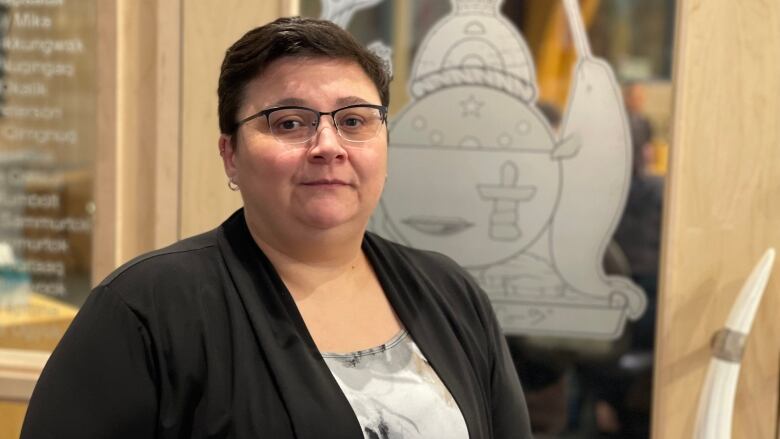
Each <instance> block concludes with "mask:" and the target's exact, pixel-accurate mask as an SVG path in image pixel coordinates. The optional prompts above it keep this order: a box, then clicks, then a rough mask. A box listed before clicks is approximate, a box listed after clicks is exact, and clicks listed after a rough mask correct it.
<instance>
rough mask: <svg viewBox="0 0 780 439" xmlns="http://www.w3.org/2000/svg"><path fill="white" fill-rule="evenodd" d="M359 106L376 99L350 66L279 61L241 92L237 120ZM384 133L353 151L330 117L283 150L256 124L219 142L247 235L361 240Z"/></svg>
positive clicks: (373, 201)
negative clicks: (316, 234)
mask: <svg viewBox="0 0 780 439" xmlns="http://www.w3.org/2000/svg"><path fill="white" fill-rule="evenodd" d="M359 103H367V104H374V105H380V98H379V93H378V91H377V89H376V87H375V86H374V83H373V82H372V81H371V79H370V78H369V77H368V76H367V75H366V74H365V72H364V71H363V69H362V68H361V67H360V66H359V65H358V64H357V63H355V62H353V61H349V60H334V59H329V58H292V57H288V58H280V59H278V60H276V61H274V62H273V63H271V65H269V67H268V68H267V69H266V70H265V71H264V72H263V74H262V75H261V76H259V77H257V78H255V79H254V80H252V81H251V82H250V83H249V84H248V85H247V88H246V90H245V94H244V103H243V105H242V106H241V108H240V109H239V112H238V119H239V120H241V119H243V118H246V117H248V116H251V115H253V114H255V113H257V112H259V111H261V110H264V109H267V108H273V107H278V106H283V105H298V106H303V107H308V108H312V109H314V110H318V111H323V112H329V111H333V110H335V109H338V108H341V107H344V106H347V105H351V104H359ZM386 130H387V127H386V126H384V125H383V126H381V127H380V128H379V132H378V133H377V135H376V137H374V138H373V139H372V140H369V141H366V142H362V143H353V142H349V141H346V140H344V139H342V138H341V137H340V136H339V134H338V133H337V131H336V128H335V127H334V125H333V119H331V117H330V116H322V118H321V120H320V125H319V127H318V129H317V132H316V134H315V135H314V137H313V138H312V139H310V140H309V141H307V142H306V143H303V144H298V145H288V144H283V143H281V142H279V141H277V140H276V139H275V138H274V136H273V135H272V134H271V133H270V132H269V131H268V125H267V122H266V119H265V117H260V118H257V119H254V120H252V121H250V122H247V123H245V124H243V125H242V126H241V127H240V128H239V129H238V131H237V132H236V133H235V134H234V136H235V139H234V141H235V147H234V148H232V147H231V145H230V138H229V137H228V136H225V135H223V136H222V138H221V139H220V150H221V151H222V156H223V161H224V165H225V172H226V173H227V175H228V177H229V178H231V179H232V180H233V182H235V183H236V184H237V185H238V186H239V187H240V190H241V196H242V198H243V201H244V208H245V214H246V217H247V220H248V221H249V223H250V225H251V226H254V227H253V230H255V231H258V232H260V233H271V234H272V235H270V236H272V237H273V236H278V235H279V234H281V235H291V234H297V233H300V232H301V231H303V230H331V229H335V228H341V229H343V230H344V231H346V232H347V233H356V232H360V233H362V231H363V230H364V229H365V227H366V224H367V223H368V219H369V217H370V216H371V213H372V212H373V210H374V208H375V207H376V205H377V203H378V201H379V197H380V195H381V193H382V187H383V185H384V181H385V176H386V173H387V171H386V166H387V132H386ZM279 237H281V236H279ZM265 238H268V236H265Z"/></svg>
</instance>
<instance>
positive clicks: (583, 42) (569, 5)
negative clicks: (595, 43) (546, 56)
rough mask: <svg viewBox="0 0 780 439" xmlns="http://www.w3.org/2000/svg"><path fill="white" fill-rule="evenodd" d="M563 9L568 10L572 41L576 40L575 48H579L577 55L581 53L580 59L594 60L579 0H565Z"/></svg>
mask: <svg viewBox="0 0 780 439" xmlns="http://www.w3.org/2000/svg"><path fill="white" fill-rule="evenodd" d="M563 7H564V9H565V10H566V18H567V20H568V21H569V30H570V31H571V36H572V40H574V46H575V47H576V48H577V53H579V55H580V58H592V55H591V52H590V43H589V42H588V33H587V32H585V23H584V22H583V19H582V12H581V11H580V4H579V0H563Z"/></svg>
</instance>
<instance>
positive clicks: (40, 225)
mask: <svg viewBox="0 0 780 439" xmlns="http://www.w3.org/2000/svg"><path fill="white" fill-rule="evenodd" d="M95 14H96V3H95V2H94V1H66V0H44V1H25V0H7V1H2V2H0V37H1V39H2V46H1V47H2V53H0V75H2V77H1V78H0V81H2V88H1V89H0V348H24V349H44V350H48V349H52V348H53V347H54V345H55V344H56V342H57V341H58V340H59V338H60V337H61V335H62V332H63V331H64V329H65V328H66V327H67V325H68V324H69V323H70V320H71V319H72V317H73V315H74V314H75V310H76V309H77V307H78V306H80V304H81V303H82V302H83V301H84V299H85V297H86V295H87V294H88V292H89V289H90V270H91V269H90V267H91V254H92V233H91V231H92V212H93V211H94V205H93V202H92V197H93V194H92V191H93V187H92V186H93V167H94V157H95V136H96V130H95V119H96V110H95V108H96V90H97V87H96V82H95V81H96V69H95V62H96V54H95V35H96V15H95Z"/></svg>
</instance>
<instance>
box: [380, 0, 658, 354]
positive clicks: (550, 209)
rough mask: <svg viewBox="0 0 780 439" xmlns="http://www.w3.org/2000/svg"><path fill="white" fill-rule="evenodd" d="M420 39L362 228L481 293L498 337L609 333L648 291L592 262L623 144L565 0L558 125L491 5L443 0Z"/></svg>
mask: <svg viewBox="0 0 780 439" xmlns="http://www.w3.org/2000/svg"><path fill="white" fill-rule="evenodd" d="M451 3H452V11H451V13H450V14H449V15H448V16H446V17H444V18H443V19H442V20H441V21H440V22H439V23H437V24H436V25H435V26H434V28H432V29H431V30H430V32H429V33H428V34H427V36H426V38H425V40H424V42H423V44H422V45H421V46H420V49H419V51H418V52H417V54H416V57H415V60H414V63H413V68H412V69H413V71H412V74H411V79H410V82H409V84H408V88H409V93H410V96H411V98H412V100H411V101H410V103H409V104H408V105H407V106H406V107H405V108H404V109H403V110H402V111H400V112H399V113H398V114H397V115H395V116H394V117H393V118H392V121H391V124H390V145H389V152H388V156H389V162H388V169H389V178H388V181H387V184H386V186H385V191H384V194H383V196H382V200H381V202H380V206H379V208H378V209H377V212H376V213H375V215H374V217H373V218H372V221H371V224H370V228H371V230H373V231H375V232H377V233H379V234H381V235H383V236H385V237H387V238H389V239H392V240H395V241H397V242H401V243H403V244H406V245H409V246H412V247H416V248H422V249H430V250H435V251H438V252H441V253H444V254H446V255H448V256H450V257H452V258H453V259H454V260H456V261H457V262H458V263H459V264H461V265H462V266H463V267H465V268H466V269H467V270H468V271H469V272H470V273H471V274H472V275H473V276H474V277H475V278H476V279H477V281H478V282H479V283H480V285H481V286H482V287H483V288H484V289H485V291H486V292H487V293H488V295H489V296H490V299H491V301H492V304H493V306H494V309H495V311H496V314H497V316H498V318H499V321H500V322H501V325H502V327H503V329H504V331H505V332H507V333H513V334H536V335H551V336H580V337H592V338H605V339H609V338H615V337H618V336H619V335H620V334H621V333H622V331H623V328H624V325H625V322H626V321H627V320H635V319H638V318H639V317H640V316H641V315H642V313H643V312H644V310H645V307H646V297H645V294H644V292H643V291H642V290H641V289H640V288H639V287H638V286H637V285H635V284H634V283H633V282H631V281H630V280H629V279H627V278H625V277H619V276H608V275H606V274H605V272H604V269H603V266H602V261H603V258H604V254H605V252H606V248H607V246H608V244H609V241H610V240H611V238H612V234H613V233H614V230H615V228H616V227H617V223H618V221H619V219H620V216H621V214H622V211H623V207H624V205H625V199H626V197H627V192H628V186H629V183H630V171H631V169H630V167H631V143H630V135H629V131H628V127H627V123H626V116H625V110H624V107H623V102H622V97H621V95H620V88H619V86H618V84H617V81H616V79H615V77H614V74H613V72H612V70H611V68H610V67H609V65H608V64H606V63H605V62H604V61H602V60H599V59H597V58H594V57H593V56H592V55H591V53H590V49H589V44H588V41H587V37H586V35H585V32H584V26H583V23H582V18H581V15H580V12H579V6H578V4H577V1H576V0H565V1H564V6H565V10H566V12H567V19H568V23H569V28H570V30H571V33H572V36H573V41H574V42H575V45H576V47H577V52H578V56H579V59H578V63H577V65H576V67H575V69H574V73H573V78H572V81H573V82H572V91H571V93H570V97H569V103H568V106H567V109H566V112H565V114H564V118H563V122H562V124H561V126H560V127H558V129H554V128H553V127H551V126H550V124H549V123H548V121H547V120H546V119H545V117H544V115H543V114H542V112H541V111H540V110H539V109H538V108H537V87H536V79H535V72H534V65H533V62H532V57H531V55H530V53H529V50H528V48H527V46H526V44H525V41H524V40H523V38H522V36H521V35H520V34H519V33H518V32H517V30H516V29H515V28H514V27H513V26H512V24H511V23H509V21H507V20H506V19H505V18H504V17H502V16H501V14H500V13H499V10H500V6H501V3H502V2H501V1H499V0H490V1H489V0H482V1H479V0H452V1H451Z"/></svg>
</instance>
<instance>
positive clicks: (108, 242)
mask: <svg viewBox="0 0 780 439" xmlns="http://www.w3.org/2000/svg"><path fill="white" fill-rule="evenodd" d="M179 10H180V2H179V0H114V1H100V2H98V14H99V17H100V19H99V20H98V23H99V29H98V33H99V35H98V57H99V63H98V77H99V83H98V115H99V118H100V119H99V121H98V139H99V140H98V144H99V148H98V151H97V160H96V162H97V169H96V178H95V181H96V184H95V204H96V206H97V210H96V215H95V231H94V237H95V239H94V242H93V254H94V258H93V260H94V263H93V273H92V281H93V284H94V283H97V282H99V281H100V280H101V279H103V277H105V276H106V275H107V274H108V273H109V272H111V271H112V270H113V269H114V268H116V267H117V266H118V265H120V264H122V263H123V262H125V261H127V260H129V259H131V258H133V257H134V256H137V255H138V254H140V253H143V252H146V251H150V250H152V249H154V248H158V247H161V246H163V245H166V244H170V243H172V242H174V241H175V240H176V239H177V238H178V215H179V209H178V208H177V207H178V199H179V189H180V188H179V173H180V160H179V151H180V147H181V139H180V135H179V129H180V124H179V119H180V104H181V102H180V99H179V92H180V86H179V84H180V72H179V68H180V45H181V35H180V26H179V23H180V13H179Z"/></svg>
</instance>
